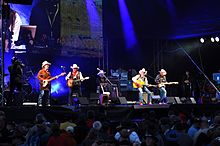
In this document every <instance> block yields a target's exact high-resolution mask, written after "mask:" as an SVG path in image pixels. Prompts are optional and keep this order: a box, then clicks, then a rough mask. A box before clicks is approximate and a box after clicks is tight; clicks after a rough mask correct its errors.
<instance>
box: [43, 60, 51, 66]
mask: <svg viewBox="0 0 220 146" xmlns="http://www.w3.org/2000/svg"><path fill="white" fill-rule="evenodd" d="M45 65H51V63H50V62H48V61H44V62H43V63H42V67H44V66H45Z"/></svg>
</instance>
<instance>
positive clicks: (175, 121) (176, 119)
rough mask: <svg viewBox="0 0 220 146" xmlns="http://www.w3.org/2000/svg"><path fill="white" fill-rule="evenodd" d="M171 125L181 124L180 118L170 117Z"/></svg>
mask: <svg viewBox="0 0 220 146" xmlns="http://www.w3.org/2000/svg"><path fill="white" fill-rule="evenodd" d="M169 119H170V123H171V125H175V124H176V123H178V122H180V118H179V117H178V116H176V115H170V116H169Z"/></svg>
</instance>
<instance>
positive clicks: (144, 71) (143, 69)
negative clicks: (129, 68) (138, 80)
mask: <svg viewBox="0 0 220 146" xmlns="http://www.w3.org/2000/svg"><path fill="white" fill-rule="evenodd" d="M141 72H143V73H144V74H147V71H146V70H145V68H142V69H141V70H139V74H140V73H141Z"/></svg>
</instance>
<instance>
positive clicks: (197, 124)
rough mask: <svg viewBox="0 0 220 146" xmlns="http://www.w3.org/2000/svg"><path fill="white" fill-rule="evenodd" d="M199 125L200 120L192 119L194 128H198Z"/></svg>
mask: <svg viewBox="0 0 220 146" xmlns="http://www.w3.org/2000/svg"><path fill="white" fill-rule="evenodd" d="M200 123H201V120H200V118H198V117H194V118H193V126H194V127H196V128H200Z"/></svg>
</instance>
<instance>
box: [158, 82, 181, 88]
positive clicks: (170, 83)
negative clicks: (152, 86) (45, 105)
mask: <svg viewBox="0 0 220 146" xmlns="http://www.w3.org/2000/svg"><path fill="white" fill-rule="evenodd" d="M172 84H179V82H166V83H160V84H158V85H157V87H158V88H161V87H165V85H172Z"/></svg>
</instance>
